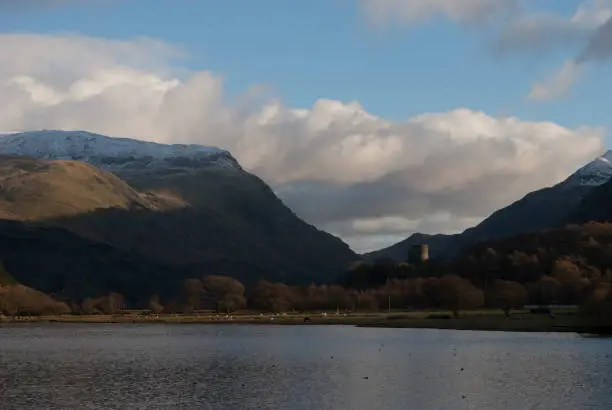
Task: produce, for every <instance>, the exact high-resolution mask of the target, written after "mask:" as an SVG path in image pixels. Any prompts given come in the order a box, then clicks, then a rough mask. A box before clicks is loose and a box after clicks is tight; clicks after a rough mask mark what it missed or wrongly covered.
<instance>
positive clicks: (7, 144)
mask: <svg viewBox="0 0 612 410" xmlns="http://www.w3.org/2000/svg"><path fill="white" fill-rule="evenodd" d="M0 153H1V154H5V155H17V156H27V157H35V158H44V159H70V160H79V161H85V162H89V163H91V164H93V165H96V166H99V167H100V168H103V169H106V170H116V169H129V168H154V167H159V166H172V167H186V168H188V167H200V166H208V165H215V166H221V167H225V168H237V169H240V165H238V162H237V161H236V160H235V159H234V158H233V157H232V155H231V154H230V153H229V152H228V151H225V150H222V149H220V148H215V147H207V146H203V145H194V144H190V145H185V144H172V145H169V144H158V143H155V142H148V141H140V140H135V139H129V138H113V137H107V136H104V135H100V134H94V133H91V132H86V131H57V130H42V131H28V132H22V133H15V134H8V135H0Z"/></svg>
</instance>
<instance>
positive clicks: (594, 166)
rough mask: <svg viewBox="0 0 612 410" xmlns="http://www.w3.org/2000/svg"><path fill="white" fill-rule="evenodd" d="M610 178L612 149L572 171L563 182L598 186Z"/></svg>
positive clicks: (611, 172)
mask: <svg viewBox="0 0 612 410" xmlns="http://www.w3.org/2000/svg"><path fill="white" fill-rule="evenodd" d="M610 178H612V151H608V152H606V153H605V154H603V155H602V156H600V157H597V158H595V159H594V160H593V161H591V162H589V163H588V164H586V165H585V166H583V167H582V168H580V169H579V170H578V171H576V172H575V173H573V174H572V175H571V176H570V177H569V178H568V179H567V180H566V181H565V182H564V183H563V184H565V185H572V186H575V185H582V186H593V187H595V186H600V185H603V184H605V183H606V182H608V181H609V180H610Z"/></svg>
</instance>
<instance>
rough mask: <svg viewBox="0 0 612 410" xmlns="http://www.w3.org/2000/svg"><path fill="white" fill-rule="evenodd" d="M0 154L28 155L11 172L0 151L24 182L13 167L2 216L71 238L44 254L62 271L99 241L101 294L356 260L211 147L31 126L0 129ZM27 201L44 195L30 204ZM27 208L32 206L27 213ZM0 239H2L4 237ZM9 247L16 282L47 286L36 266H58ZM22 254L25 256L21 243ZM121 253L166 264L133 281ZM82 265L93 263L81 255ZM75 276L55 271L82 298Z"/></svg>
mask: <svg viewBox="0 0 612 410" xmlns="http://www.w3.org/2000/svg"><path fill="white" fill-rule="evenodd" d="M0 154H5V155H7V154H10V155H19V156H26V157H36V158H38V160H36V161H35V160H23V161H25V162H24V163H27V164H29V165H27V166H26V168H27V169H25V170H20V169H19V170H16V169H18V168H19V167H21V168H23V166H22V165H19V162H18V161H17V160H15V159H14V158H10V159H6V158H5V159H4V160H2V159H0V171H1V170H2V169H4V168H6V169H7V172H6V173H7V175H16V176H18V178H19V180H20V181H22V182H15V181H17V180H15V179H14V178H13V177H11V178H10V180H11V181H13V182H12V183H13V184H15V183H16V184H17V186H20V187H24V188H23V190H22V191H23V193H21V194H20V195H13V202H10V200H9V201H5V202H2V201H1V200H0V211H3V212H4V214H1V215H3V216H2V217H3V218H5V219H14V220H15V219H16V220H22V221H29V222H36V225H35V231H33V233H32V232H30V233H28V235H34V236H36V234H37V233H39V234H40V235H46V236H47V237H49V238H53V237H54V236H55V235H58V238H60V237H61V238H64V239H61V240H62V241H67V242H66V243H70V247H63V246H61V245H58V246H57V248H56V249H57V253H58V255H59V256H58V255H53V260H54V261H55V262H53V263H56V264H58V266H63V267H64V269H68V270H69V271H73V270H71V269H69V268H68V267H67V265H66V264H65V263H63V262H61V261H64V260H66V261H69V260H70V258H71V255H72V253H73V252H74V251H75V250H78V252H82V253H83V254H84V255H87V254H88V251H87V249H89V247H88V246H85V244H88V243H89V244H91V245H92V246H91V249H93V250H92V251H91V252H93V253H92V254H91V255H90V256H91V259H92V260H102V259H104V258H103V256H102V255H103V253H98V252H99V250H97V249H98V246H103V247H108V249H107V250H106V251H104V252H109V254H110V255H113V256H112V258H111V259H112V260H114V261H115V262H112V263H110V264H109V265H107V268H108V269H109V271H108V272H109V273H107V274H106V275H107V278H106V279H105V280H104V281H102V282H104V283H110V284H112V285H114V287H115V288H116V289H113V286H110V285H108V286H107V285H104V286H102V285H103V283H102V282H100V279H98V280H97V281H95V280H93V282H92V283H97V284H98V285H97V286H96V289H97V288H99V289H101V290H104V291H105V292H106V291H109V290H115V291H121V290H120V289H123V291H129V292H131V293H132V295H136V294H138V297H141V296H142V293H143V290H144V289H146V291H149V290H151V286H153V285H155V284H157V285H155V286H162V287H164V288H167V287H168V286H170V284H171V283H178V282H180V280H182V279H184V278H187V277H194V276H195V277H200V276H203V275H205V274H222V275H229V276H233V277H236V278H238V279H240V280H241V281H244V282H245V283H247V284H253V283H255V282H256V281H257V280H259V279H268V280H283V281H286V282H288V283H310V282H311V281H317V282H328V281H332V280H334V279H335V278H336V277H338V276H339V275H340V274H341V273H342V271H343V270H344V269H345V268H346V267H347V266H348V265H349V264H351V263H352V262H354V261H355V260H357V259H359V257H358V256H357V255H356V254H355V253H353V252H352V251H351V250H350V249H349V247H348V246H347V245H346V244H344V243H343V242H342V241H341V240H340V239H338V238H336V237H334V236H332V235H330V234H328V233H325V232H322V231H320V230H318V229H316V228H315V227H313V226H311V225H309V224H307V223H305V222H304V221H302V220H300V219H299V218H298V217H297V216H296V215H295V214H294V213H293V212H292V211H291V210H290V209H289V208H287V207H286V206H285V205H284V204H283V203H282V201H281V200H280V199H278V198H277V197H276V196H275V195H274V193H273V191H272V190H271V189H270V188H269V187H268V186H267V185H266V184H265V183H264V182H263V181H262V180H261V179H259V178H257V177H256V176H254V175H252V174H250V173H248V172H246V171H244V170H243V169H242V168H241V167H240V165H239V164H238V162H237V161H236V160H235V159H234V158H233V157H232V156H231V154H230V153H228V152H227V151H223V150H220V149H217V148H210V147H202V146H195V145H163V144H156V143H151V142H142V141H135V140H129V139H115V138H111V137H106V136H102V135H98V134H91V133H87V132H65V131H38V132H28V133H22V134H12V135H7V136H3V137H0ZM57 160H60V162H57ZM73 160H77V161H86V162H88V163H89V164H90V165H87V164H84V163H80V162H75V161H73ZM16 161H17V162H16ZM28 161H30V162H28ZM3 164H4V165H3ZM94 166H95V167H98V168H99V169H97V168H95V167H94ZM28 167H29V168H28ZM67 169H68V170H70V171H65V170H67ZM49 170H52V171H53V172H51V173H49ZM72 170H74V171H72ZM109 172H112V174H110V173H109ZM1 181H2V179H1V172H0V184H1V183H2V182H1ZM34 182H36V183H34ZM0 192H2V189H1V188H0ZM10 192H13V191H10ZM26 198H27V200H26ZM0 199H1V198H0ZM26 202H28V203H29V204H34V203H40V204H48V205H45V206H42V205H41V206H38V207H35V206H30V205H28V204H26ZM22 205H23V207H22ZM28 207H30V208H32V207H33V208H34V209H33V210H28V211H27V212H26V211H25V209H26V208H27V209H29V208H28ZM47 209H50V210H52V211H48V210H47ZM43 210H44V211H43ZM41 224H42V225H41ZM29 225H31V223H30V224H29ZM11 226H12V227H13V228H12V229H13V230H12V231H10V232H13V233H14V234H15V235H18V234H19V235H20V233H19V232H22V231H21V230H22V229H24V230H25V231H28V229H29V228H28V225H24V226H22V227H15V226H16V225H11ZM45 227H48V229H51V228H52V227H53V229H56V230H51V231H49V230H46V229H47V228H45ZM43 228H44V229H43ZM33 229H34V228H33ZM0 231H1V227H0ZM28 232H29V231H28ZM0 233H1V232H0ZM5 235H7V234H6V233H5ZM79 239H80V240H82V241H84V242H82V243H80V242H79ZM31 240H32V241H33V243H37V239H31ZM58 240H59V239H58ZM6 241H8V243H10V235H8V236H7V237H6ZM45 244H46V245H45V246H43V247H42V248H41V249H42V250H40V252H42V253H41V254H40V255H39V256H40V257H41V258H42V259H43V260H44V258H45V257H46V256H45V255H47V256H48V255H49V250H47V248H45V247H46V246H49V245H48V242H45ZM81 247H82V249H81ZM8 249H10V246H9V245H6V247H5V250H4V251H2V249H0V259H2V258H8V259H10V263H11V264H12V265H13V266H12V267H9V266H8V265H9V261H8V260H7V261H6V264H7V270H8V271H9V272H11V273H12V274H13V275H14V276H15V277H16V278H17V279H18V280H20V281H22V279H21V276H27V277H28V278H29V279H30V280H32V281H33V282H32V284H31V286H33V287H35V288H37V289H40V290H42V291H45V292H47V291H51V290H50V289H48V288H45V286H44V285H45V284H47V285H49V283H51V282H53V281H52V280H50V279H49V278H48V277H45V275H47V276H49V275H51V272H54V273H53V274H52V275H57V274H58V272H57V270H58V269H57V268H56V267H53V268H51V267H48V268H46V269H43V268H44V267H45V266H46V265H45V264H41V265H37V267H36V270H28V269H29V268H27V262H24V261H16V259H15V256H8V253H10V252H9V250H8ZM24 249H27V246H25V247H24ZM67 249H73V250H67ZM104 249H106V248H104ZM21 252H22V253H21V254H20V255H22V256H23V255H25V250H22V251H21ZM32 255H36V253H32ZM33 257H34V256H33ZM113 258H114V259H113ZM130 260H132V261H138V262H137V263H138V264H139V265H140V266H143V267H145V266H146V267H147V269H149V270H151V271H152V272H158V271H159V270H160V269H161V270H162V272H166V273H165V274H164V273H159V275H160V276H159V277H157V276H156V277H157V279H155V280H154V279H153V277H151V278H150V282H151V283H150V284H146V285H145V284H142V285H141V286H142V287H143V289H141V290H136V288H135V284H134V283H131V282H130V281H131V280H134V281H136V282H139V281H141V280H142V279H143V278H144V277H146V275H144V276H143V273H142V272H141V271H140V268H138V269H136V268H134V267H133V266H132V265H130V263H129V261H130ZM30 263H32V262H30ZM121 266H124V268H121ZM128 266H132V267H131V268H129V269H128V268H127V267H128ZM32 268H33V267H32ZM81 268H82V269H93V268H91V265H90V264H88V262H86V261H83V262H82V265H81ZM93 272H99V269H94V270H93ZM52 275H51V276H52ZM74 275H76V272H75V273H74ZM156 275H158V274H157V273H156ZM136 278H139V279H136ZM76 280H81V279H79V278H77V277H76V276H72V275H69V277H67V278H64V279H63V280H59V279H58V281H59V282H60V283H64V284H66V288H67V289H68V288H70V289H71V294H73V295H76V294H78V293H79V292H78V288H79V287H80V288H82V289H88V290H87V292H84V293H83V292H81V296H95V295H91V294H90V293H91V292H93V290H92V289H91V288H90V287H87V286H85V285H84V284H82V283H81V284H80V285H76V284H75V283H76V282H71V281H76ZM128 282H130V284H129V286H125V285H126V284H127V283H128ZM23 283H24V284H27V285H29V286H30V284H29V283H27V282H25V281H23ZM162 290H163V289H162ZM53 291H54V292H56V291H57V289H53ZM158 291H159V289H158ZM101 294H102V293H101ZM126 296H128V297H129V296H130V294H127V295H126Z"/></svg>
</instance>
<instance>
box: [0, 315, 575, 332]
mask: <svg viewBox="0 0 612 410" xmlns="http://www.w3.org/2000/svg"><path fill="white" fill-rule="evenodd" d="M553 313H554V317H549V316H548V315H541V314H531V313H529V312H528V311H526V310H516V311H514V312H513V313H512V316H511V317H510V318H506V317H505V316H504V315H503V312H502V311H500V310H474V311H464V312H461V315H460V317H459V318H457V319H455V318H453V317H452V314H451V313H450V312H443V311H435V312H434V311H410V312H391V313H387V312H384V313H350V314H336V313H328V314H324V313H322V312H312V313H299V314H297V313H287V314H279V315H274V314H269V313H268V314H261V313H255V312H238V313H236V314H233V315H231V316H226V315H218V314H214V313H206V312H203V313H197V314H191V315H187V314H162V315H145V314H142V313H141V312H138V311H131V312H124V313H121V314H116V315H62V316H39V317H22V318H6V317H5V318H3V319H0V321H3V322H5V323H6V322H9V323H16V322H18V323H24V322H25V323H31V322H47V323H50V322H55V323H58V322H59V323H165V324H190V323H201V324H276V325H352V326H361V327H386V328H423V329H425V328H430V329H459V330H492V331H521V332H579V331H582V330H583V329H582V326H581V323H580V320H579V316H578V314H577V311H575V310H571V309H565V310H553ZM305 318H308V320H307V321H305Z"/></svg>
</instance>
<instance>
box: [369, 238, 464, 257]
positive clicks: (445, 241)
mask: <svg viewBox="0 0 612 410" xmlns="http://www.w3.org/2000/svg"><path fill="white" fill-rule="evenodd" d="M457 236H458V235H442V234H438V235H426V234H422V233H415V234H413V235H411V236H410V237H408V238H407V239H404V240H403V241H401V242H398V243H396V244H394V245H391V246H389V247H388V248H384V249H381V250H379V251H374V252H369V253H366V254H364V255H363V257H364V258H365V259H366V260H367V261H370V262H374V261H376V259H378V258H391V259H394V260H396V261H398V262H405V261H407V260H408V251H409V250H410V248H411V247H412V246H415V245H421V244H427V245H429V257H430V258H432V259H437V258H439V257H441V256H444V255H445V254H446V252H447V251H448V250H449V247H451V246H453V244H454V241H455V240H456V237H457Z"/></svg>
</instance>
